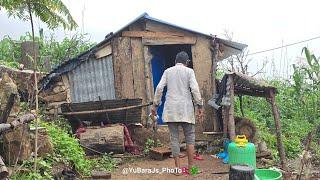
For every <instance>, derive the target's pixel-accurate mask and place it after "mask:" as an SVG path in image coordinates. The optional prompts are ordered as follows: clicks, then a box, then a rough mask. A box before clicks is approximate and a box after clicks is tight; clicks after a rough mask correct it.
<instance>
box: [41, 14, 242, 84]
mask: <svg viewBox="0 0 320 180" xmlns="http://www.w3.org/2000/svg"><path fill="white" fill-rule="evenodd" d="M140 20H150V21H154V22H157V23H161V24H164V25H168V26H171V27H174V28H177V29H181V30H183V31H187V32H191V33H195V34H199V35H202V36H205V37H207V38H212V36H211V35H208V34H204V33H200V32H197V31H194V30H191V29H187V28H184V27H181V26H178V25H175V24H171V23H168V22H165V21H162V20H159V19H156V18H153V17H151V16H149V15H148V14H147V13H143V14H141V15H140V16H138V17H137V18H136V19H134V20H133V21H131V22H130V23H128V24H127V25H126V26H124V27H123V28H121V29H120V30H118V31H117V32H115V33H110V34H108V35H107V36H106V38H105V39H104V40H103V41H101V42H100V43H98V44H97V45H95V46H93V47H92V48H90V49H89V50H88V51H85V52H83V53H81V54H80V55H78V56H77V57H75V58H72V59H69V60H67V61H65V62H63V63H61V64H60V65H58V66H57V67H56V68H54V69H53V70H52V71H51V72H50V73H49V74H48V75H47V76H45V77H44V78H42V79H41V80H40V86H39V87H40V90H42V89H46V87H47V85H49V84H50V83H51V80H52V79H54V78H55V77H56V76H60V75H61V74H64V73H66V72H68V71H70V70H72V69H74V68H75V67H76V66H78V65H79V64H81V63H82V62H83V61H85V60H87V59H88V58H89V57H90V56H91V55H92V54H94V52H95V51H96V50H97V49H98V48H99V47H100V46H101V45H103V44H105V43H107V42H109V41H110V40H111V39H112V38H113V37H115V36H117V35H119V34H120V33H121V32H122V31H124V30H125V29H127V28H128V27H129V26H130V25H132V24H133V23H135V22H137V21H140ZM217 39H218V40H219V41H220V42H223V43H224V44H226V45H227V46H228V47H229V48H232V49H233V51H232V52H234V53H236V52H237V53H239V52H241V51H242V50H243V49H244V48H245V47H247V45H245V44H241V43H236V42H232V41H228V40H224V39H220V38H217ZM72 63H74V64H72ZM70 64H72V65H70Z"/></svg>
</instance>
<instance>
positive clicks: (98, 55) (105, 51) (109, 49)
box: [94, 44, 112, 59]
mask: <svg viewBox="0 0 320 180" xmlns="http://www.w3.org/2000/svg"><path fill="white" fill-rule="evenodd" d="M111 53H112V46H111V44H108V45H106V46H103V47H102V48H100V49H99V50H98V51H97V52H96V53H95V54H94V55H95V58H96V59H100V58H102V57H105V56H108V55H110V54H111Z"/></svg>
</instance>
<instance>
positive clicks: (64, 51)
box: [0, 30, 95, 72]
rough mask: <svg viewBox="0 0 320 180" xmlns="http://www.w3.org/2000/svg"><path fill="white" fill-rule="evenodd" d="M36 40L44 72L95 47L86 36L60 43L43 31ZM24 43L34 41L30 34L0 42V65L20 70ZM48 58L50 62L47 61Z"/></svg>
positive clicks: (66, 38) (40, 65) (40, 67)
mask: <svg viewBox="0 0 320 180" xmlns="http://www.w3.org/2000/svg"><path fill="white" fill-rule="evenodd" d="M35 39H36V42H38V43H39V51H40V59H39V61H38V68H39V70H41V71H43V72H48V71H50V70H51V69H52V68H54V67H55V66H57V65H58V64H60V63H61V62H63V61H66V60H68V59H70V58H73V57H75V56H77V55H79V54H80V53H82V52H84V51H86V50H88V49H89V48H90V47H92V46H94V45H95V43H93V42H91V41H90V40H89V38H88V37H87V35H85V34H84V35H83V34H75V35H73V36H72V37H70V38H69V37H65V38H64V39H63V40H62V41H58V40H56V37H55V36H54V35H53V34H51V35H49V36H45V35H44V33H43V30H40V36H39V37H36V38H35ZM24 41H32V36H31V34H30V33H26V34H25V35H23V36H20V38H19V40H13V39H12V38H10V37H9V36H5V37H4V38H3V39H2V40H1V41H0V64H2V65H6V66H9V67H12V68H18V67H19V60H20V59H21V42H24ZM47 58H48V59H49V61H46V59H47ZM48 67H49V68H48Z"/></svg>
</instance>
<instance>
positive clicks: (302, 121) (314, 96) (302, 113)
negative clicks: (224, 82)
mask: <svg viewBox="0 0 320 180" xmlns="http://www.w3.org/2000/svg"><path fill="white" fill-rule="evenodd" d="M303 53H304V55H305V57H306V64H305V65H301V66H297V65H294V73H293V76H292V80H287V81H280V80H272V81H270V84H272V85H274V86H275V87H277V90H278V93H277V96H276V101H277V105H278V108H279V111H280V116H281V125H282V136H283V142H284V146H285V150H286V156H287V157H288V158H296V157H297V156H298V155H299V154H300V153H301V151H302V150H303V143H304V141H305V138H306V136H307V134H308V133H309V132H311V131H314V133H315V138H314V143H313V147H312V148H313V151H314V153H315V154H314V155H315V156H317V157H316V158H320V153H319V150H318V149H319V146H317V145H316V143H315V141H316V140H317V139H318V138H320V134H319V126H320V98H319V97H320V86H319V83H320V81H319V80H320V78H319V73H320V72H319V70H320V68H319V67H320V66H319V58H317V57H316V56H315V55H313V54H312V53H311V52H310V51H309V50H308V49H307V48H304V49H303ZM243 108H244V114H245V116H246V117H248V118H250V119H252V120H253V121H254V123H255V124H256V126H257V127H258V128H257V129H258V139H259V140H264V141H265V142H266V143H267V145H268V147H269V148H271V149H272V151H273V154H274V155H275V157H276V158H278V152H277V146H276V136H275V126H274V119H273V115H272V111H271V107H270V105H269V103H268V102H267V101H266V99H264V98H257V97H249V96H243ZM236 113H237V115H238V116H241V112H240V102H239V99H237V106H236ZM317 129H318V130H317ZM316 130H317V131H316Z"/></svg>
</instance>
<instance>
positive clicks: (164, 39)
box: [40, 13, 246, 131]
mask: <svg viewBox="0 0 320 180" xmlns="http://www.w3.org/2000/svg"><path fill="white" fill-rule="evenodd" d="M245 47H246V45H244V44H240V43H236V42H231V41H227V40H223V39H220V38H217V37H215V36H211V35H207V34H203V33H199V32H196V31H193V30H189V29H186V28H182V27H179V26H177V25H174V24H170V23H167V22H164V21H162V20H158V19H155V18H153V17H150V16H149V15H148V14H147V13H144V14H142V15H141V16H139V17H138V18H136V19H135V20H133V21H132V22H130V23H129V24H128V25H126V26H124V27H123V28H122V29H120V30H119V31H117V32H115V33H110V34H108V35H107V36H106V37H105V39H104V40H103V41H101V42H100V43H98V44H97V45H95V46H94V47H92V48H91V49H89V50H88V51H86V52H84V53H82V54H80V55H78V56H77V57H75V58H72V59H69V60H68V61H65V62H63V63H62V64H60V65H59V66H58V67H56V68H55V69H53V70H52V71H51V72H50V73H49V74H48V75H47V76H46V77H44V78H43V79H42V80H41V81H40V88H41V96H42V98H43V100H44V101H46V102H47V104H48V106H47V107H48V110H49V113H57V112H60V105H61V104H63V103H72V104H77V103H85V104H87V105H88V106H90V102H97V101H105V100H106V101H108V102H109V103H110V102H111V103H112V100H118V101H120V100H124V99H141V100H142V102H141V103H142V104H145V103H148V102H152V99H153V96H154V90H155V87H156V86H157V84H158V82H159V80H160V78H161V75H162V73H163V72H164V70H165V69H167V68H169V67H171V66H174V64H175V61H174V60H175V55H176V54H177V53H178V52H180V51H182V50H183V51H186V52H187V53H188V54H189V57H191V65H190V68H193V69H194V71H195V74H196V78H197V81H198V83H199V86H200V89H201V94H202V96H203V98H204V100H205V102H207V101H208V100H209V99H210V98H211V97H212V94H213V93H214V92H213V91H214V90H215V83H214V82H215V71H216V63H217V62H218V61H220V60H223V59H225V58H227V57H229V56H231V55H235V54H238V53H240V52H241V51H242V50H243V49H244V48H245ZM88 106H87V107H88ZM160 108H161V107H160ZM205 110H206V111H205V112H206V113H205V114H206V116H205V121H204V123H205V124H199V125H198V127H205V128H206V130H207V131H210V130H211V131H212V130H213V129H214V124H215V117H214V113H213V110H212V108H211V107H210V106H208V105H206V106H205ZM148 113H149V109H148V107H144V108H142V113H141V116H142V117H141V122H142V124H146V122H147V121H146V120H147V115H148Z"/></svg>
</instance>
